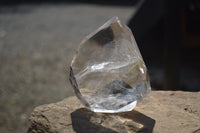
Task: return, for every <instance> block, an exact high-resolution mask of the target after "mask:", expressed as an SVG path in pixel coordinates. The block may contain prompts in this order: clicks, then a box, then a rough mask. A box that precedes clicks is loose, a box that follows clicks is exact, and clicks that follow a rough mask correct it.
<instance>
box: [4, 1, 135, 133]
mask: <svg viewBox="0 0 200 133" xmlns="http://www.w3.org/2000/svg"><path fill="white" fill-rule="evenodd" d="M134 11H135V8H134V7H131V6H121V7H120V6H114V7H113V6H112V7H111V6H105V5H94V4H73V3H70V4H67V3H65V4H40V5H38V4H23V5H13V6H1V7H0V132H1V133H14V132H15V133H22V132H26V131H27V127H28V125H27V121H28V118H29V115H30V113H31V112H32V110H33V108H34V107H36V106H38V105H41V104H47V103H51V102H56V101H59V100H61V99H63V98H66V97H68V96H71V95H73V92H72V88H71V86H70V84H69V81H68V74H69V64H70V61H71V59H72V57H73V55H74V53H75V50H76V49H77V47H78V45H79V42H80V41H81V40H82V38H83V37H84V36H86V35H87V34H89V33H90V32H92V31H93V30H95V29H96V28H97V27H99V26H100V25H102V24H103V23H104V22H105V21H106V20H108V19H109V18H111V17H112V16H119V17H120V19H121V20H122V21H124V22H127V20H128V19H129V18H130V17H131V16H132V14H133V13H134Z"/></svg>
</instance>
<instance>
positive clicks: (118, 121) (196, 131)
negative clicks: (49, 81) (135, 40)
mask: <svg viewBox="0 0 200 133" xmlns="http://www.w3.org/2000/svg"><path fill="white" fill-rule="evenodd" d="M199 105H200V92H181V91H152V93H151V94H150V95H149V96H148V97H146V98H145V99H144V100H143V101H142V102H141V103H140V104H139V105H138V106H137V107H136V108H135V109H134V110H133V111H130V112H125V113H115V114H105V113H94V112H91V111H89V110H87V109H86V108H84V107H83V106H82V105H81V104H80V102H79V101H78V99H77V98H76V97H75V96H74V97H69V98H66V99H64V100H63V101H60V102H57V103H52V104H47V105H42V106H39V107H36V108H35V109H34V111H33V112H32V114H31V116H30V118H29V121H30V123H29V124H30V125H29V129H28V133H136V132H144V133H151V132H154V133H174V132H176V133H183V132H184V133H200V106H199Z"/></svg>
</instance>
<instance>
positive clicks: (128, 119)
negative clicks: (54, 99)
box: [71, 108, 156, 133]
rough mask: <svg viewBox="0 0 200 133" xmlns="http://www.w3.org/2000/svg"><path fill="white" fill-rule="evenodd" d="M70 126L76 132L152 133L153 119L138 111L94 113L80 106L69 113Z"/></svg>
mask: <svg viewBox="0 0 200 133" xmlns="http://www.w3.org/2000/svg"><path fill="white" fill-rule="evenodd" d="M71 120H72V127H73V129H74V131H76V132H77V133H85V132H87V133H94V132H95V133H127V132H128V133H137V132H145V133H152V132H153V128H154V125H155V122H156V121H155V120H154V119H152V118H150V117H148V116H146V115H144V114H142V113H140V112H138V111H134V110H133V111H130V112H124V113H113V114H106V113H95V112H92V111H90V110H88V109H86V108H80V109H77V110H76V111H74V112H72V113H71Z"/></svg>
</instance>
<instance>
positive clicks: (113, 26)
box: [69, 17, 151, 113]
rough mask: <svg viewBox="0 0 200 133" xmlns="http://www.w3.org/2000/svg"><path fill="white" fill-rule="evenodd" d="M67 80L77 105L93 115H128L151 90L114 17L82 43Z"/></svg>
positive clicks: (128, 38)
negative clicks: (118, 113) (80, 105)
mask: <svg viewBox="0 0 200 133" xmlns="http://www.w3.org/2000/svg"><path fill="white" fill-rule="evenodd" d="M69 79H70V82H71V84H72V86H73V88H74V92H75V94H76V96H77V97H78V99H79V100H80V101H81V103H82V104H83V105H85V106H86V107H87V108H88V109H90V110H92V111H94V112H104V113H116V112H125V111H131V110H132V109H133V108H134V107H135V106H136V105H137V104H138V102H139V101H140V100H141V99H142V98H143V97H144V96H146V95H147V94H148V93H149V92H150V90H151V87H150V83H149V79H148V74H147V69H146V66H145V64H144V61H143V59H142V56H141V54H140V51H139V49H138V47H137V44H136V41H135V39H134V37H133V34H132V32H131V31H130V29H129V28H128V27H127V26H126V25H125V24H123V23H122V22H121V21H120V20H119V19H118V17H113V18H112V19H110V20H108V21H107V22H106V23H105V24H104V25H103V26H101V27H100V28H99V29H97V30H96V31H94V32H93V33H91V34H90V35H88V36H87V37H85V38H84V39H83V41H82V42H81V44H80V46H79V49H78V51H77V53H76V55H75V56H74V58H73V60H72V63H71V67H70V78H69Z"/></svg>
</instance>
